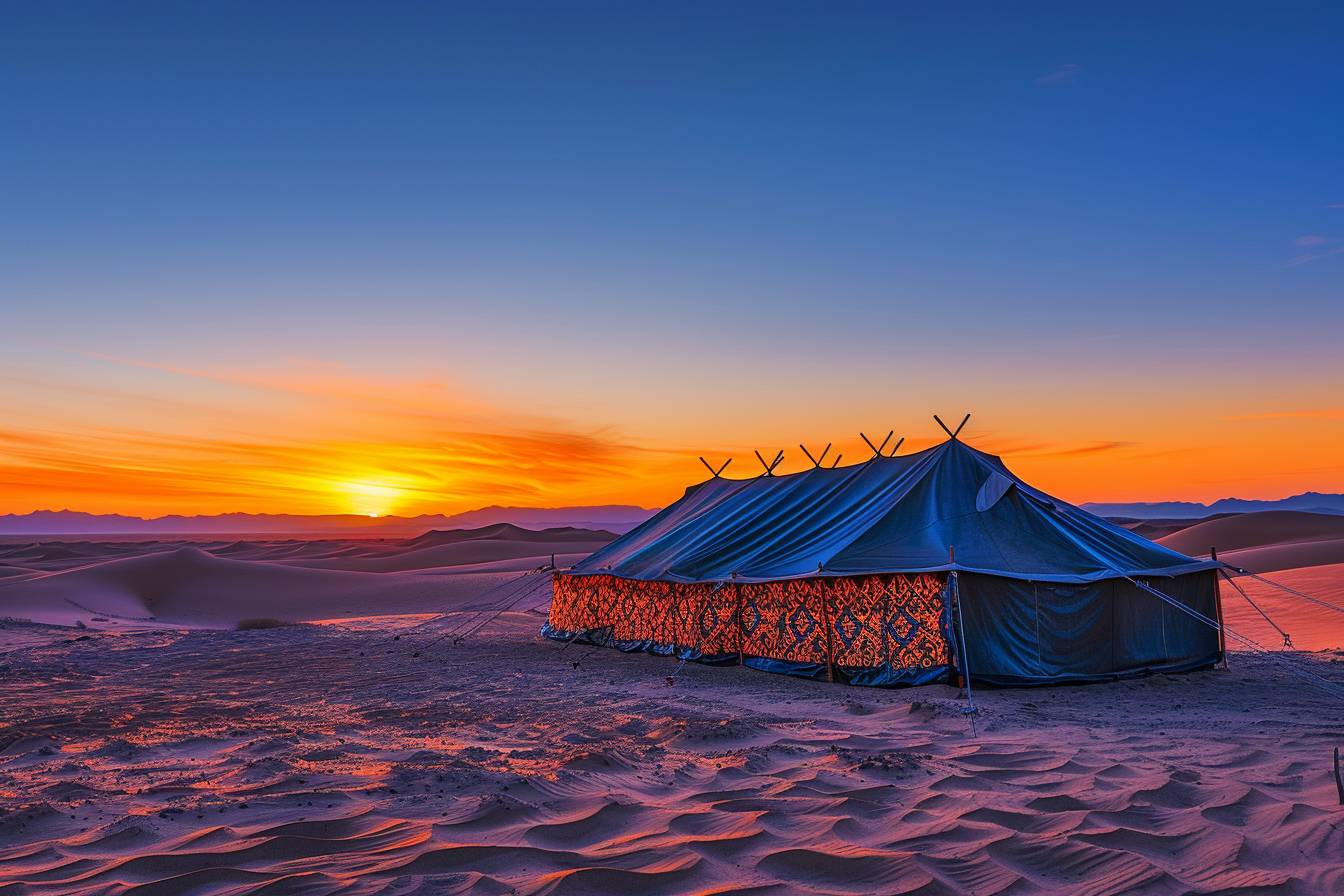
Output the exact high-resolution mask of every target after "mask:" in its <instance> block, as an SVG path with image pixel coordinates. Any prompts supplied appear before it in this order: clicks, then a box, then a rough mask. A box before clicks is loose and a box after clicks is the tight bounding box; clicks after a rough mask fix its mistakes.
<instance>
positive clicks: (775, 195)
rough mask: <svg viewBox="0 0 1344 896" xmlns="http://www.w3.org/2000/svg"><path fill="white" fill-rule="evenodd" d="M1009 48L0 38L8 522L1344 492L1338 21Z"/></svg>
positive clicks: (370, 16)
mask: <svg viewBox="0 0 1344 896" xmlns="http://www.w3.org/2000/svg"><path fill="white" fill-rule="evenodd" d="M729 6H731V8H728V7H729ZM1003 6H1004V4H983V5H976V4H955V5H954V4H933V5H929V4H899V3H873V4H864V3H839V4H832V3H827V4H821V3H816V4H793V3H769V4H765V3H761V4H753V3H743V4H731V5H727V4H657V5H652V4H647V5H644V4H629V3H619V4H587V3H574V4H535V5H532V4H507V3H489V4H487V3H461V4H447V3H444V4H438V3H404V4H384V3H362V4H348V3H340V2H324V3H314V4H303V3H287V4H269V3H232V2H219V3H210V4H181V3H151V2H138V3H134V4H112V3H104V2H99V3H78V2H66V3H60V4H41V3H9V2H0V12H2V13H3V17H4V21H5V26H4V28H3V29H0V310H2V311H3V320H4V325H3V327H0V513H3V512H16V513H22V512H27V511H31V510H35V509H40V508H51V509H59V508H67V507H68V508H72V509H77V510H87V511H91V512H122V513H131V514H138V515H145V516H153V515H158V514H163V513H198V512H199V513H214V512H221V511H234V510H238V511H249V512H292V513H347V512H350V513H369V514H386V513H396V514H414V513H434V512H453V511H459V510H465V509H469V508H472V507H477V506H482V505H487V504H505V505H525V506H556V505H566V504H596V503H632V504H640V505H643V506H659V505H662V504H665V503H667V502H669V501H671V500H674V499H675V498H676V497H678V496H679V495H680V494H681V492H682V489H683V488H684V487H685V486H686V485H688V484H691V483H693V482H696V481H699V480H701V479H703V478H704V477H705V476H706V475H707V474H706V473H705V472H704V469H703V468H702V467H701V465H700V463H699V461H698V460H696V458H697V456H699V455H704V456H706V457H707V458H708V459H710V460H712V461H715V462H716V463H717V462H721V461H722V460H723V459H726V458H729V457H731V458H733V463H732V465H731V466H730V467H729V469H728V471H727V474H728V475H732V474H737V475H750V474H753V473H754V472H759V464H757V462H756V460H755V458H754V457H753V455H752V451H753V450H754V449H760V450H761V452H762V453H763V454H765V455H767V457H768V456H773V455H774V453H775V451H776V450H779V449H784V450H785V452H786V455H785V461H784V463H783V466H782V469H784V470H793V469H802V468H804V467H805V466H807V462H806V460H805V458H804V457H803V455H802V453H801V452H800V451H799V450H798V449H797V445H798V443H799V442H804V443H807V444H808V445H809V447H815V448H819V447H820V446H822V445H824V444H826V443H827V442H834V443H835V444H836V449H832V450H833V452H834V451H835V450H837V449H838V450H841V451H843V452H844V455H845V460H844V461H843V462H845V463H847V462H850V461H851V460H853V461H857V460H860V459H862V457H863V456H864V455H865V453H866V450H865V449H864V448H863V443H862V441H861V440H860V438H859V436H858V433H859V432H860V431H863V432H866V433H868V434H869V435H873V434H876V436H877V438H878V440H880V438H881V436H883V435H885V434H886V433H887V432H888V431H889V430H895V431H896V433H897V435H904V436H905V437H906V439H907V441H906V443H905V445H904V446H903V448H902V451H903V452H904V451H905V450H917V449H919V448H923V447H927V446H929V445H932V444H935V443H936V442H937V441H938V440H939V439H938V437H939V436H941V430H939V429H938V427H937V425H936V424H935V423H934V422H933V420H932V417H931V415H932V414H934V413H938V414H940V415H941V416H943V418H944V419H948V418H953V419H955V420H959V419H960V418H961V416H962V415H963V414H964V413H966V412H971V413H972V414H973V416H972V419H971V422H970V423H969V424H968V426H967V429H966V432H965V437H966V439H967V441H968V442H970V443H971V444H973V445H976V446H977V447H980V448H982V449H984V450H988V451H992V452H994V453H998V454H1001V455H1002V456H1003V457H1004V459H1005V460H1006V461H1007V462H1008V464H1009V465H1010V466H1011V467H1012V468H1013V469H1014V470H1015V471H1017V472H1018V473H1019V474H1021V475H1023V476H1026V477H1027V478H1029V479H1031V480H1032V481H1033V482H1034V483H1035V484H1037V485H1039V486H1040V487H1041V488H1044V489H1046V490H1047V491H1050V492H1052V493H1054V494H1056V495H1057V496H1059V497H1062V498H1065V499H1067V500H1071V501H1077V502H1081V501H1087V500H1097V501H1127V500H1169V499H1185V500H1203V501H1208V500H1213V499H1216V498H1219V497H1225V496H1239V497H1259V498H1274V497H1281V496H1284V495H1288V494H1292V493H1296V492H1301V491H1304V490H1309V489H1310V490H1317V491H1344V351H1341V348H1340V342H1341V334H1344V166H1342V165H1341V164H1340V159H1344V127H1341V126H1340V121H1341V118H1342V117H1344V108H1341V106H1342V105H1344V101H1342V100H1341V97H1342V96H1344V54H1341V53H1340V52H1339V44H1340V38H1341V36H1342V35H1344V11H1341V8H1340V7H1338V6H1337V5H1336V6H1334V8H1332V7H1331V5H1329V4H1303V5H1299V4H1294V3H1283V4H1275V5H1273V6H1266V5H1260V6H1259V8H1257V9H1250V8H1242V7H1241V6H1240V5H1238V4H1226V3H1220V4H1208V5H1200V4H1179V5H1178V4H1152V5H1147V4H1123V5H1119V4H1117V5H1114V6H1113V7H1112V8H1111V9H1109V10H1107V9H1103V8H1099V7H1098V6H1096V5H1091V4H1082V5H1080V4H1046V5H1034V4H1028V5H1024V6H1018V5H1014V7H1015V8H1014V9H1013V10H1007V9H1003V8H1000V7H1003ZM1173 6H1179V8H1170V7H1173Z"/></svg>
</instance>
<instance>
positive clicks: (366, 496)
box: [337, 480, 406, 518]
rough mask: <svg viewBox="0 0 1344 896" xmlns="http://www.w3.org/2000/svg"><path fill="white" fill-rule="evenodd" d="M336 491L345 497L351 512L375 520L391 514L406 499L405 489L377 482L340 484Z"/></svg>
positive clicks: (359, 481) (361, 481) (363, 481)
mask: <svg viewBox="0 0 1344 896" xmlns="http://www.w3.org/2000/svg"><path fill="white" fill-rule="evenodd" d="M337 491H340V492H342V493H343V494H344V495H346V497H347V498H348V500H349V501H350V506H351V512H353V513H357V514H360V515H361V516H368V517H375V518H376V517H380V516H386V515H387V514H389V513H391V512H392V511H393V510H395V509H396V507H397V505H398V504H401V503H403V502H404V501H405V499H406V491H405V489H402V488H398V487H397V486H395V485H390V484H388V483H387V482H385V481H377V480H357V481H351V482H342V483H340V484H339V485H338V486H337Z"/></svg>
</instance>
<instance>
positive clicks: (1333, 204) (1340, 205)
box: [1325, 202, 1344, 208]
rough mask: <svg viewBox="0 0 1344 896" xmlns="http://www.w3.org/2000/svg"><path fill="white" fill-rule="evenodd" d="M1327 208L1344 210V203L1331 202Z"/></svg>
mask: <svg viewBox="0 0 1344 896" xmlns="http://www.w3.org/2000/svg"><path fill="white" fill-rule="evenodd" d="M1325 207H1326V208H1344V202H1330V203H1327V204H1326V206H1325Z"/></svg>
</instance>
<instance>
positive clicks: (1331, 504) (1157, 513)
mask: <svg viewBox="0 0 1344 896" xmlns="http://www.w3.org/2000/svg"><path fill="white" fill-rule="evenodd" d="M1082 506H1083V509H1084V510H1086V511H1089V512H1090V513H1095V514H1097V515H1098V516H1105V517H1124V518H1128V519H1139V520H1152V519H1183V520H1184V519H1199V518H1200V517H1206V516H1212V515H1214V514H1218V513H1254V512H1256V511H1260V510H1305V511H1309V512H1311V513H1335V514H1344V495H1328V494H1322V493H1320V492H1303V493H1302V494H1300V495H1293V496H1292V497H1291V498H1279V499H1278V500H1277V501H1251V500H1247V499H1245V498H1222V499H1220V500H1217V501H1214V502H1213V503H1212V504H1198V503H1195V502H1193V501H1151V502H1149V501H1139V502H1135V503H1130V504H1084V505H1082Z"/></svg>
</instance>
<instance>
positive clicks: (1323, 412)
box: [1223, 408, 1344, 421]
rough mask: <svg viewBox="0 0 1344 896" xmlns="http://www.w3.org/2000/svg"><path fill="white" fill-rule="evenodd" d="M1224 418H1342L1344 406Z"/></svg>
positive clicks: (1242, 419) (1237, 419) (1226, 418)
mask: <svg viewBox="0 0 1344 896" xmlns="http://www.w3.org/2000/svg"><path fill="white" fill-rule="evenodd" d="M1223 419H1224V420H1233V421H1244V420H1344V408H1306V409H1303V410H1296V411H1263V412H1261V413H1258V414H1238V415H1237V416H1235V417H1224V418H1223Z"/></svg>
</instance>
